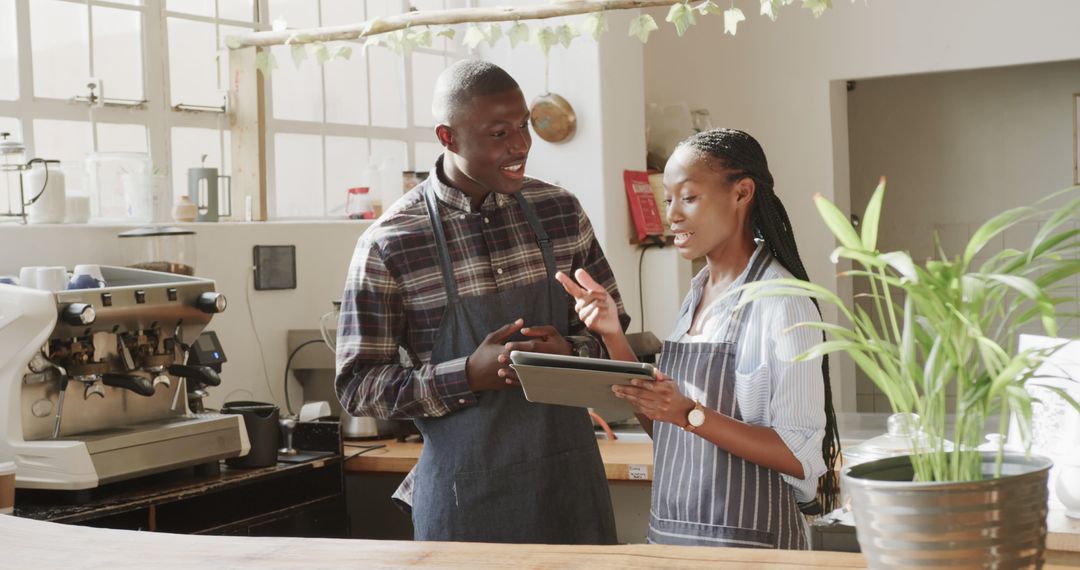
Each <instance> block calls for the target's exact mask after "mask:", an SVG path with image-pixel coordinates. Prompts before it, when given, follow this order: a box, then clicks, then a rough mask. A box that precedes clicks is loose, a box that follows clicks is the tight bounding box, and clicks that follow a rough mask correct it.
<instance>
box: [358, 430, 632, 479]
mask: <svg viewBox="0 0 1080 570" xmlns="http://www.w3.org/2000/svg"><path fill="white" fill-rule="evenodd" d="M367 445H385V446H386V447H384V448H381V449H372V450H370V451H368V450H366V449H365V447H364V446H367ZM597 445H598V446H599V447H600V456H601V457H602V458H603V460H604V470H605V471H607V477H608V481H618V482H629V483H643V484H644V483H649V482H651V481H652V467H653V465H652V463H653V452H652V443H651V442H623V441H604V440H602V441H598V442H597ZM423 448H424V444H422V443H401V442H398V441H395V440H393V439H386V440H379V441H370V442H367V441H365V442H358V441H353V442H350V441H346V442H345V457H346V458H349V459H348V460H347V461H346V462H345V471H346V472H364V473H400V474H405V473H408V472H409V470H410V469H412V468H413V466H414V465H416V461H417V460H418V459H419V458H420V450H422V449H423ZM357 453H362V455H356V454H357ZM354 455H355V456H354ZM351 456H354V457H351ZM350 457H351V458H350Z"/></svg>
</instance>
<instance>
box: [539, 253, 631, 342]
mask: <svg viewBox="0 0 1080 570" xmlns="http://www.w3.org/2000/svg"><path fill="white" fill-rule="evenodd" d="M574 276H575V277H577V283H575V282H574V280H573V279H571V278H570V276H569V275H567V274H565V273H563V272H562V271H560V272H558V273H556V274H555V279H557V280H558V281H559V283H560V284H562V286H563V289H566V292H567V293H568V294H569V295H570V296H571V297H573V298H574V299H575V301H574V311H575V312H577V314H578V318H579V319H581V322H582V323H584V324H585V326H586V327H587V328H588V329H589V330H590V331H592V332H594V333H596V334H598V335H600V336H601V337H609V336H612V335H617V334H619V333H621V332H622V324H621V323H620V322H619V309H618V307H616V306H615V299H613V298H612V297H611V295H610V294H609V293H608V292H607V289H604V286H603V285H601V284H599V283H597V282H596V280H595V279H593V278H592V276H591V275H589V273H588V272H587V271H585V270H584V269H578V270H577V271H576V272H574ZM578 283H580V285H579V284H578Z"/></svg>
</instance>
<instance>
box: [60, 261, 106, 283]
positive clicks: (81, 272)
mask: <svg viewBox="0 0 1080 570" xmlns="http://www.w3.org/2000/svg"><path fill="white" fill-rule="evenodd" d="M104 286H105V278H104V277H102V276H101V267H99V266H97V265H76V266H75V270H74V271H72V272H71V280H70V281H68V285H67V288H68V289H97V288H99V287H104Z"/></svg>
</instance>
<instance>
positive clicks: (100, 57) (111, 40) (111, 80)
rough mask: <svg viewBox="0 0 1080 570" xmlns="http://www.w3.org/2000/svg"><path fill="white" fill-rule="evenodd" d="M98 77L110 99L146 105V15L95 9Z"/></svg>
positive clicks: (96, 71)
mask: <svg viewBox="0 0 1080 570" xmlns="http://www.w3.org/2000/svg"><path fill="white" fill-rule="evenodd" d="M93 10H94V12H93V17H94V74H95V75H97V76H98V77H100V78H101V79H102V82H103V84H104V87H105V97H106V98H107V99H129V100H132V101H142V100H143V99H144V97H143V73H142V23H141V20H142V14H141V13H139V12H137V11H134V10H124V9H120V8H103V7H99V6H95V7H94V8H93Z"/></svg>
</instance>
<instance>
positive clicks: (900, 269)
mask: <svg viewBox="0 0 1080 570" xmlns="http://www.w3.org/2000/svg"><path fill="white" fill-rule="evenodd" d="M880 258H881V260H882V261H884V262H885V263H887V264H888V265H889V267H892V268H893V269H894V270H896V272H897V273H899V274H900V275H901V276H902V277H903V278H904V279H907V280H908V281H912V282H918V281H919V272H918V270H917V269H916V268H915V262H914V261H912V260H911V256H910V255H908V254H907V252H905V251H890V252H889V253H883V254H881V255H880Z"/></svg>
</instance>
